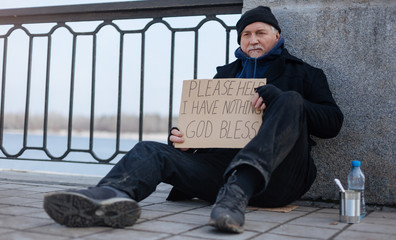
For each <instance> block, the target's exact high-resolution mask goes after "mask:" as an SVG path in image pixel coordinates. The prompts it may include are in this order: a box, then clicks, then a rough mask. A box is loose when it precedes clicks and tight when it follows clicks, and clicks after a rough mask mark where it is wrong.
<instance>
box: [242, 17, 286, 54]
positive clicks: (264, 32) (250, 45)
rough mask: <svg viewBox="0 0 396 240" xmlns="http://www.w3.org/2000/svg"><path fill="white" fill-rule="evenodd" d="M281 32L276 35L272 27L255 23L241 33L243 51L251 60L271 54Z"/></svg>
mask: <svg viewBox="0 0 396 240" xmlns="http://www.w3.org/2000/svg"><path fill="white" fill-rule="evenodd" d="M279 38H280V35H279V32H276V33H274V31H273V30H272V26H271V25H269V24H267V23H263V22H254V23H251V24H249V25H247V26H246V27H245V29H243V31H242V33H241V49H242V51H243V52H244V53H245V54H246V55H248V56H249V57H251V58H259V57H261V56H263V55H264V54H266V53H267V52H269V51H270V50H271V49H272V48H273V47H274V46H275V45H276V43H277V42H278V40H279Z"/></svg>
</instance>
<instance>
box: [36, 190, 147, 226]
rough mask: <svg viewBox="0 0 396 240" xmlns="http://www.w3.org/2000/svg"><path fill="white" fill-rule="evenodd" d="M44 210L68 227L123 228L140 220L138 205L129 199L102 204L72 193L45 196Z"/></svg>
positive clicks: (110, 200)
mask: <svg viewBox="0 0 396 240" xmlns="http://www.w3.org/2000/svg"><path fill="white" fill-rule="evenodd" d="M44 210H45V211H46V212H47V214H48V215H49V216H50V217H51V218H52V219H53V220H54V221H55V222H57V223H59V224H61V225H65V226H67V227H92V226H108V227H113V228H123V227H126V226H131V225H133V224H134V223H135V222H136V221H137V219H138V218H139V217H140V213H141V209H140V206H139V205H138V203H137V202H136V201H134V200H132V199H128V198H111V199H107V200H103V201H97V200H94V199H91V198H89V197H87V196H85V195H83V194H79V193H74V192H55V193H50V194H47V195H46V196H45V197H44Z"/></svg>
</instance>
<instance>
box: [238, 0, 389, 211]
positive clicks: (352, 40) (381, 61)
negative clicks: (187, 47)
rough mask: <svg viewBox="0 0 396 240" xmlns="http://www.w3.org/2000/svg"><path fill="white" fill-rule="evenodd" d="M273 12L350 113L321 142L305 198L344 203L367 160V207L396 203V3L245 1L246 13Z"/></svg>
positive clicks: (293, 47) (294, 48) (291, 45)
mask: <svg viewBox="0 0 396 240" xmlns="http://www.w3.org/2000/svg"><path fill="white" fill-rule="evenodd" d="M259 5H264V6H269V7H271V9H272V11H273V13H274V14H275V16H276V17H277V19H278V21H279V23H280V27H281V28H282V35H283V37H284V38H285V40H286V47H287V48H288V49H289V51H290V52H291V53H292V54H294V55H296V56H297V57H299V58H301V59H303V60H304V61H306V62H308V63H310V64H311V65H313V66H316V67H319V68H322V69H323V70H324V72H325V73H326V75H327V77H328V81H329V84H330V88H331V90H332V92H333V94H334V97H335V99H336V101H337V103H338V104H339V105H340V107H341V110H342V111H343V113H344V115H345V121H344V125H343V129H342V130H341V132H340V134H339V135H338V136H337V137H336V138H334V139H330V140H323V139H314V140H315V141H317V143H318V146H316V147H314V148H313V152H312V154H313V158H314V159H315V162H316V165H317V167H318V176H317V179H316V181H315V183H314V185H313V187H312V188H311V190H310V191H309V192H308V193H307V194H306V195H305V196H304V197H303V198H306V199H315V200H337V199H338V188H337V187H336V185H335V184H334V181H333V179H334V178H339V179H340V180H341V181H342V182H343V184H344V186H347V175H348V172H349V170H350V168H351V161H352V160H355V159H357V160H361V161H362V170H363V172H364V173H365V175H366V202H367V203H368V204H380V205H391V206H396V160H395V156H394V154H395V148H396V147H395V145H396V141H395V139H396V137H395V126H396V111H395V110H396V79H395V78H396V1H391V0H375V1H371V0H360V1H359V0H318V1H313V0H278V1H276V0H245V1H244V7H243V11H246V10H249V9H252V8H254V7H256V6H259Z"/></svg>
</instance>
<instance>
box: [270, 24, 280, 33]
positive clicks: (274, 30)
mask: <svg viewBox="0 0 396 240" xmlns="http://www.w3.org/2000/svg"><path fill="white" fill-rule="evenodd" d="M271 27H272V32H273V33H274V34H277V33H278V32H279V31H278V29H276V28H275V27H274V26H271Z"/></svg>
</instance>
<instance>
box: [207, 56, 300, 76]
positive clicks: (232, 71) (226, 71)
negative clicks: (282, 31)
mask: <svg viewBox="0 0 396 240" xmlns="http://www.w3.org/2000/svg"><path fill="white" fill-rule="evenodd" d="M288 61H291V62H296V63H299V64H303V63H304V62H303V61H302V60H301V59H299V58H296V57H294V56H293V55H291V54H290V53H289V52H288V51H287V49H283V51H282V53H281V55H280V56H279V57H278V58H277V59H275V60H274V62H273V63H272V64H271V65H270V66H269V68H268V70H267V71H266V73H265V77H266V78H267V81H268V82H271V81H273V80H274V79H276V78H278V77H279V76H280V75H281V74H282V73H283V72H284V70H285V67H286V62H288ZM241 67H242V62H241V61H240V60H239V59H237V60H236V61H234V62H232V63H230V64H227V65H224V66H221V67H217V74H216V76H215V78H234V77H235V76H236V74H237V73H238V70H239V69H240V68H241ZM263 77H264V76H263Z"/></svg>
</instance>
